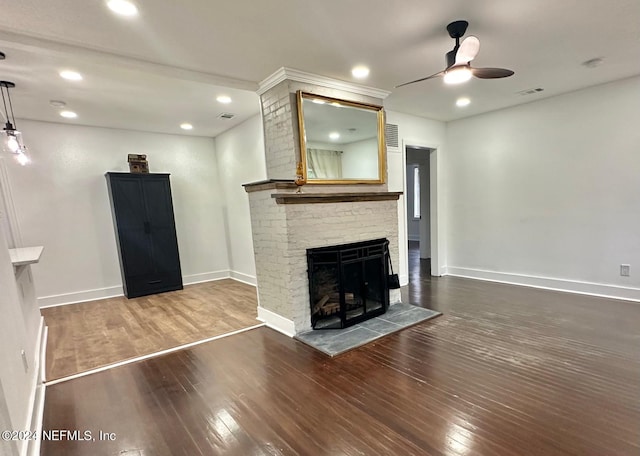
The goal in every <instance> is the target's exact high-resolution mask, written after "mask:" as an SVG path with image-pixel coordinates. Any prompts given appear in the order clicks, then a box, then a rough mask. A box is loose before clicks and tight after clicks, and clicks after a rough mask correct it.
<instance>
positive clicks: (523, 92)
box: [516, 87, 544, 96]
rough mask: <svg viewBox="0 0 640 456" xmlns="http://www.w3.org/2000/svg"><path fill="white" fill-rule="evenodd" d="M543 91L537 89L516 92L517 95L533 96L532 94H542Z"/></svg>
mask: <svg viewBox="0 0 640 456" xmlns="http://www.w3.org/2000/svg"><path fill="white" fill-rule="evenodd" d="M543 90H544V89H542V88H540V87H538V88H537V89H526V90H521V91H520V92H516V93H517V94H518V95H522V96H524V95H533V94H534V93H538V92H542V91H543Z"/></svg>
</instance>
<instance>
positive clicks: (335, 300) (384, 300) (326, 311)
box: [307, 239, 389, 329]
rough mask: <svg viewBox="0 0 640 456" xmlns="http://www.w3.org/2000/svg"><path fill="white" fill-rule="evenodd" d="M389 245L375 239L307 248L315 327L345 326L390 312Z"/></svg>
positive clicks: (310, 296) (313, 324)
mask: <svg viewBox="0 0 640 456" xmlns="http://www.w3.org/2000/svg"><path fill="white" fill-rule="evenodd" d="M388 245H389V241H388V240H387V239H375V240H372V241H365V242H357V243H353V244H344V245H336V246H331V247H321V248H316V249H308V250H307V262H308V266H309V269H308V274H309V298H310V300H309V301H310V304H311V325H312V326H313V328H314V329H337V328H346V327H347V326H351V325H354V324H356V323H359V322H361V321H364V320H367V319H369V318H372V317H375V316H378V315H381V314H383V313H385V312H386V311H387V308H388V307H389V289H388V287H387V280H386V277H387V274H388V272H387V264H388V262H387V252H388Z"/></svg>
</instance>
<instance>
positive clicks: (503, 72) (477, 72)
mask: <svg viewBox="0 0 640 456" xmlns="http://www.w3.org/2000/svg"><path fill="white" fill-rule="evenodd" d="M471 72H472V73H473V75H474V76H475V77H476V78H480V79H498V78H507V77H509V76H513V74H514V72H513V71H511V70H507V69H506V68H471Z"/></svg>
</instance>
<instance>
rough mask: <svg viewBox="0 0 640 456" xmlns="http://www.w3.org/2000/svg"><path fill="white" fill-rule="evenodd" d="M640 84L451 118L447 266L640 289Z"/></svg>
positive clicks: (635, 292)
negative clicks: (626, 268) (623, 270)
mask: <svg viewBox="0 0 640 456" xmlns="http://www.w3.org/2000/svg"><path fill="white" fill-rule="evenodd" d="M639 93H640V78H638V77H635V78H631V79H626V80H622V81H618V82H614V83H609V84H605V85H600V86H597V87H592V88H589V89H585V90H580V91H577V92H573V93H569V94H565V95H561V96H557V97H553V98H549V99H545V100H540V101H537V102H533V103H529V104H526V105H521V106H518V107H514V108H509V109H504V110H501V111H496V112H492V113H488V114H484V115H479V116H476V117H472V118H468V119H463V120H459V121H454V122H451V123H449V124H448V126H447V137H446V141H447V157H446V167H445V176H444V177H445V179H446V182H447V184H446V186H447V194H446V206H447V213H448V220H447V226H448V230H449V233H448V251H447V255H448V271H449V272H450V273H453V274H459V275H470V276H479V277H485V278H491V279H496V280H506V281H512V282H518V283H526V284H534V285H542V286H550V287H554V288H561V289H570V290H575V291H584V292H593V293H597V294H605V295H613V296H619V297H630V298H635V299H640V234H639V233H640V155H638V154H639V151H640V128H638V119H640V102H639V97H638V94H639ZM622 263H627V264H631V277H621V276H620V274H619V268H620V264H622ZM539 277H543V278H553V279H556V280H548V281H544V280H539V279H537V278H539ZM606 285H611V286H606Z"/></svg>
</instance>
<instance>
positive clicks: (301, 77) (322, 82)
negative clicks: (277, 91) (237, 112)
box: [257, 67, 391, 100]
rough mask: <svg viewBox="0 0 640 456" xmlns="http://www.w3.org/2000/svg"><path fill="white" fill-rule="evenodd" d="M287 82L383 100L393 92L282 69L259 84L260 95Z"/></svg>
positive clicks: (291, 69)
mask: <svg viewBox="0 0 640 456" xmlns="http://www.w3.org/2000/svg"><path fill="white" fill-rule="evenodd" d="M286 80H290V81H296V82H302V83H304V84H315V85H318V86H321V87H327V88H329V89H337V90H344V91H346V92H351V93H356V94H358V95H365V96H368V97H374V98H380V99H382V100H384V99H385V98H387V97H388V96H389V95H390V94H391V92H389V91H387V90H382V89H376V88H375V87H369V86H364V85H361V84H354V83H352V82H346V81H341V80H339V79H333V78H328V77H326V76H319V75H317V74H313V73H307V72H305V71H300V70H295V69H293V68H287V67H282V68H280V69H278V70H277V71H276V72H275V73H273V74H272V75H271V76H269V77H268V78H266V79H264V80H263V81H261V82H260V84H258V90H257V92H258V95H262V94H263V93H265V92H266V91H267V90H269V89H271V88H273V87H275V86H276V85H278V84H280V83H281V82H282V81H286Z"/></svg>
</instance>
